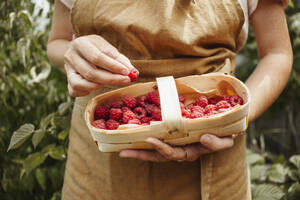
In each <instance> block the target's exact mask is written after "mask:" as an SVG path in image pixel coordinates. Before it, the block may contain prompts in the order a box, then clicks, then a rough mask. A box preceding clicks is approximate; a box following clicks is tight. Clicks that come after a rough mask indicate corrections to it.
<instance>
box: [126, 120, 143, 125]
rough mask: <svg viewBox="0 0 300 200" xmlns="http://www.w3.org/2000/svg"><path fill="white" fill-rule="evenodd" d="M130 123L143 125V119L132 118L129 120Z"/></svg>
mask: <svg viewBox="0 0 300 200" xmlns="http://www.w3.org/2000/svg"><path fill="white" fill-rule="evenodd" d="M128 124H138V125H141V124H142V123H141V121H140V120H138V119H131V120H129V121H128Z"/></svg>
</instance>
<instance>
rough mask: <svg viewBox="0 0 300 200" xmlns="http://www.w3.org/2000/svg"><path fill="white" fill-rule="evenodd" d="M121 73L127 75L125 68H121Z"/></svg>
mask: <svg viewBox="0 0 300 200" xmlns="http://www.w3.org/2000/svg"><path fill="white" fill-rule="evenodd" d="M121 73H122V74H123V75H125V76H127V75H128V73H129V72H128V70H127V69H122V71H121Z"/></svg>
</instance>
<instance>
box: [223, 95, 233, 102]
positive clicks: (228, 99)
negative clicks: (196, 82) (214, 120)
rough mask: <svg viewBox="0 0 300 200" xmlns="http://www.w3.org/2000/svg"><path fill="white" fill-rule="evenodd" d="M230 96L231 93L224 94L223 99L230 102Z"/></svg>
mask: <svg viewBox="0 0 300 200" xmlns="http://www.w3.org/2000/svg"><path fill="white" fill-rule="evenodd" d="M230 97H231V96H229V95H227V94H224V95H222V96H221V100H223V101H227V102H228V103H229V102H230Z"/></svg>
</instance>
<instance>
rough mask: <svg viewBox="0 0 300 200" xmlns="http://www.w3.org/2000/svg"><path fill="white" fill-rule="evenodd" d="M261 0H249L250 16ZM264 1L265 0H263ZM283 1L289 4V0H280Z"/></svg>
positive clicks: (284, 4) (283, 3)
mask: <svg viewBox="0 0 300 200" xmlns="http://www.w3.org/2000/svg"><path fill="white" fill-rule="evenodd" d="M258 1H259V0H248V13H249V16H250V15H251V14H252V13H253V12H254V11H255V9H256V8H257V3H258ZM262 1H263V0H262ZM274 1H275V0H274ZM278 1H281V3H282V5H283V6H284V7H286V6H287V5H288V4H289V0H278Z"/></svg>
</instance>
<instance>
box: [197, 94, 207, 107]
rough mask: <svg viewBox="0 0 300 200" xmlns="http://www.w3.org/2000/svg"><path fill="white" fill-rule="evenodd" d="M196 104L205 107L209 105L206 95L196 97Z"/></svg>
mask: <svg viewBox="0 0 300 200" xmlns="http://www.w3.org/2000/svg"><path fill="white" fill-rule="evenodd" d="M195 105H198V106H201V107H203V108H205V107H206V106H207V105H208V99H207V98H206V96H201V97H199V98H198V99H196V101H195Z"/></svg>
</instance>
